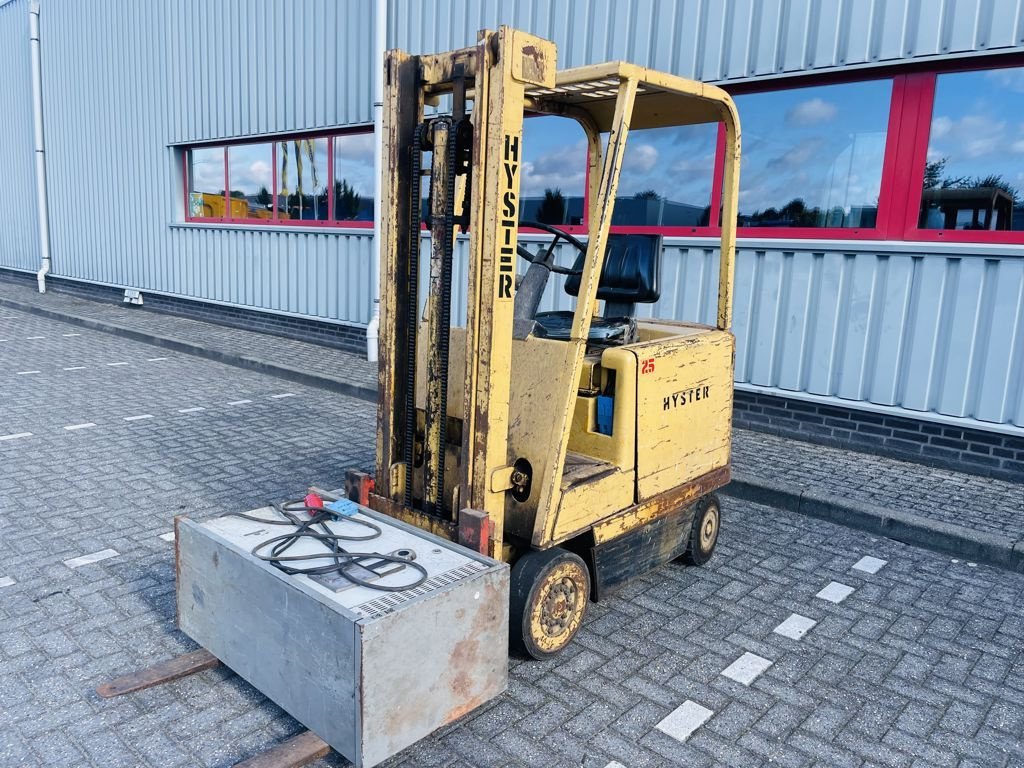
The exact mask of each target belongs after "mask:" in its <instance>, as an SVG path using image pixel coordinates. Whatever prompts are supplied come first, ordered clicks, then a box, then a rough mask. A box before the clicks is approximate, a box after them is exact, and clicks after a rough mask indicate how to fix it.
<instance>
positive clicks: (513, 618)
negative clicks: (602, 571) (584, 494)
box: [509, 547, 590, 659]
mask: <svg viewBox="0 0 1024 768" xmlns="http://www.w3.org/2000/svg"><path fill="white" fill-rule="evenodd" d="M510 587H511V589H510V595H509V635H510V637H509V639H510V640H511V645H512V647H513V648H514V649H516V650H519V651H523V652H525V653H527V654H529V655H530V656H532V657H533V658H535V659H546V658H549V657H551V656H554V655H555V654H557V653H558V652H559V651H561V650H562V649H563V648H565V646H567V645H568V644H569V641H570V640H572V639H573V637H574V636H575V635H576V632H577V631H578V630H579V628H580V625H581V624H582V623H583V615H584V614H585V613H586V611H587V603H588V602H589V599H590V573H589V572H588V571H587V566H586V563H584V562H583V560H582V558H580V557H579V556H578V555H575V554H573V553H572V552H569V551H567V550H564V549H561V548H560V547H552V548H551V549H546V550H543V551H539V552H538V551H534V552H528V553H526V554H525V555H523V556H522V557H521V558H519V560H517V561H516V564H515V565H513V566H512V574H511V585H510Z"/></svg>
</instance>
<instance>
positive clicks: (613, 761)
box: [604, 760, 626, 768]
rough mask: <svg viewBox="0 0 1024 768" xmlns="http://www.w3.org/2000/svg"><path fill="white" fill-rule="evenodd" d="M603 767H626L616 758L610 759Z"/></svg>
mask: <svg viewBox="0 0 1024 768" xmlns="http://www.w3.org/2000/svg"><path fill="white" fill-rule="evenodd" d="M604 768H626V766H624V765H623V764H622V763H620V762H618V761H616V760H612V761H611V762H610V763H608V765H606V766H605V767H604Z"/></svg>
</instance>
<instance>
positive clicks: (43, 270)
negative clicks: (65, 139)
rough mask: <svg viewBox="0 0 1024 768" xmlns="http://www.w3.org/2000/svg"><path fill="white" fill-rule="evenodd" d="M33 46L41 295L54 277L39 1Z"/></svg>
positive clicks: (34, 8)
mask: <svg viewBox="0 0 1024 768" xmlns="http://www.w3.org/2000/svg"><path fill="white" fill-rule="evenodd" d="M28 21H29V45H30V48H31V52H32V116H33V119H34V123H35V149H36V153H35V154H36V218H37V219H38V220H39V254H40V256H41V262H42V263H41V264H40V266H39V271H38V272H36V280H37V281H38V283H39V292H40V293H46V276H47V275H48V274H50V221H49V216H48V214H47V208H46V153H45V149H44V147H43V67H42V56H41V55H40V52H39V2H38V0H32V2H31V3H29V6H28Z"/></svg>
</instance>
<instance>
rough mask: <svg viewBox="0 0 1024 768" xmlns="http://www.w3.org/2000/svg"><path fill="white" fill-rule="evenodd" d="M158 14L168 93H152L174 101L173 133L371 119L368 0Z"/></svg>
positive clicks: (264, 1) (269, 129)
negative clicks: (167, 66) (167, 67)
mask: <svg viewBox="0 0 1024 768" xmlns="http://www.w3.org/2000/svg"><path fill="white" fill-rule="evenodd" d="M51 1H52V0H51ZM85 5H87V6H91V5H92V4H91V3H90V4H85ZM140 5H141V4H140ZM153 7H156V6H153ZM155 15H156V16H158V17H160V18H161V19H162V26H163V34H162V35H161V34H157V35H154V39H153V40H152V42H153V43H155V44H156V45H157V46H162V45H164V43H162V38H166V40H167V41H168V42H167V43H166V45H165V47H166V48H167V53H168V56H169V58H170V61H171V67H170V71H169V72H168V73H167V74H168V79H165V80H163V81H162V84H166V85H167V86H169V87H170V90H169V92H168V91H167V90H166V89H165V88H160V89H159V91H158V92H157V93H155V94H154V96H155V97H156V98H169V100H170V107H171V112H170V122H169V124H168V127H169V130H168V131H167V134H166V136H165V137H164V140H165V141H167V142H197V141H207V140H210V139H217V138H235V137H239V136H251V135H260V134H271V133H286V132H289V131H305V130H310V129H312V128H322V127H325V126H338V125H352V124H356V123H369V122H372V120H373V115H372V108H373V98H372V93H371V90H372V84H373V76H372V72H371V61H370V59H371V55H370V48H369V46H370V44H371V41H372V39H373V34H372V31H373V3H372V2H370V0H355V1H349V2H340V3H339V2H335V0H301V2H295V1H294V0H259V1H258V2H251V1H249V0H246V1H243V0H225V2H209V0H179V2H174V3H161V4H160V10H159V11H158V12H157V14H155ZM139 16H141V17H144V18H145V19H146V20H147V23H152V22H153V21H156V19H152V14H150V13H143V12H141V10H140V12H139Z"/></svg>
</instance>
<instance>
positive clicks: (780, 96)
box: [736, 80, 892, 229]
mask: <svg viewBox="0 0 1024 768" xmlns="http://www.w3.org/2000/svg"><path fill="white" fill-rule="evenodd" d="M891 99H892V81H891V80H875V81H869V82H859V83H844V84H839V85H823V86H818V87H810V88H793V89H789V90H779V91H769V92H766V93H752V94H746V95H740V96H737V97H736V106H737V108H738V109H739V113H740V122H741V125H742V130H743V134H742V135H743V155H742V164H741V172H740V201H739V219H738V224H739V226H741V227H827V228H842V229H846V228H874V226H875V223H876V220H877V215H878V199H879V193H880V192H881V187H882V164H883V159H884V156H885V138H886V128H887V125H888V122H889V104H890V101H891Z"/></svg>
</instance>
